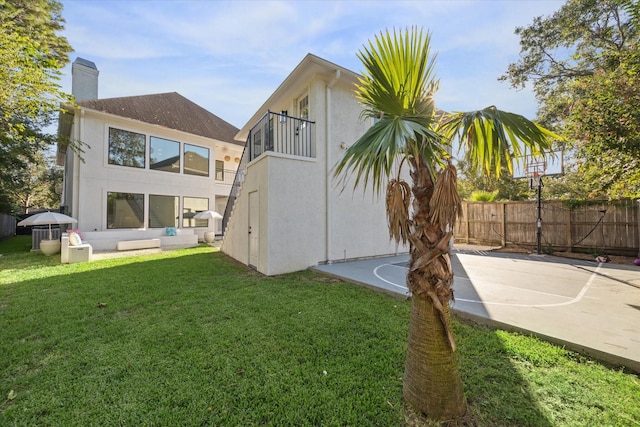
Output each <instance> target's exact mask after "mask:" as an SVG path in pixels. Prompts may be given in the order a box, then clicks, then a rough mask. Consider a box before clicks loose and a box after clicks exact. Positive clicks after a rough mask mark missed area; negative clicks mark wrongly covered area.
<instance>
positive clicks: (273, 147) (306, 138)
mask: <svg viewBox="0 0 640 427" xmlns="http://www.w3.org/2000/svg"><path fill="white" fill-rule="evenodd" d="M314 125H315V122H312V121H309V120H306V119H301V118H298V117H291V116H288V115H286V114H280V113H273V112H271V111H267V113H266V114H265V115H264V116H262V118H261V119H260V120H259V121H258V123H256V125H255V126H254V127H252V128H251V130H250V131H249V137H248V138H247V148H248V150H249V161H251V160H253V159H255V158H256V157H258V156H259V155H261V154H262V153H264V152H267V151H272V152H275V153H282V154H290V155H293V156H302V157H315V156H316V150H315V144H314V141H313V132H312V129H313V126H314Z"/></svg>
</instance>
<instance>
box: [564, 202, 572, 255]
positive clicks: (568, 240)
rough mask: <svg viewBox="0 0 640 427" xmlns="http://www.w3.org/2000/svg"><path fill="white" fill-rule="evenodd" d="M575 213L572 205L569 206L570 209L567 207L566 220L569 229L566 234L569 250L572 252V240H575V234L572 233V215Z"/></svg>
mask: <svg viewBox="0 0 640 427" xmlns="http://www.w3.org/2000/svg"><path fill="white" fill-rule="evenodd" d="M572 214H573V208H572V207H571V206H569V209H567V220H566V221H565V223H566V224H567V225H566V227H567V230H566V232H565V235H566V236H567V252H569V253H571V252H573V244H572V240H573V234H572V233H571V216H572Z"/></svg>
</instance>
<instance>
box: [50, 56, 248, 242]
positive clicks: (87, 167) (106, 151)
mask: <svg viewBox="0 0 640 427" xmlns="http://www.w3.org/2000/svg"><path fill="white" fill-rule="evenodd" d="M72 73H73V75H72V81H73V82H72V93H73V95H74V96H75V97H76V105H75V106H71V105H68V106H66V113H65V114H63V115H62V116H61V119H60V123H59V129H58V132H59V134H61V135H62V136H63V137H66V138H68V139H69V140H70V141H72V142H74V143H76V144H80V148H81V151H78V150H72V149H70V148H67V147H65V146H64V145H60V146H59V147H58V157H57V161H58V164H59V165H61V166H64V183H63V190H62V196H61V206H62V208H63V211H64V213H66V214H68V215H70V216H72V217H74V218H76V219H77V220H78V224H77V228H79V229H80V230H81V231H82V233H83V235H84V238H85V239H86V240H88V241H89V242H90V243H91V244H92V246H93V248H94V250H113V249H115V248H116V243H117V242H118V241H120V240H135V239H141V238H152V237H159V236H163V235H165V234H166V230H167V227H172V228H173V227H175V228H176V229H177V233H178V234H179V235H182V236H187V237H183V238H181V239H173V240H172V241H173V242H175V243H176V244H177V245H179V246H188V245H194V244H197V241H198V239H200V240H202V239H203V236H204V233H205V231H214V232H217V233H218V234H220V233H221V232H222V230H221V221H220V220H198V219H194V218H193V216H194V215H195V214H196V213H198V212H201V211H206V210H215V211H218V212H223V211H224V208H225V206H226V204H227V198H228V196H229V193H230V190H231V187H232V183H233V180H234V177H235V173H236V169H237V168H238V165H239V162H240V158H241V156H242V151H243V145H244V143H242V142H238V141H236V140H235V139H234V136H235V135H236V134H237V132H238V129H237V128H236V127H235V126H233V125H231V124H229V123H227V122H226V121H224V120H222V119H221V118H219V117H217V116H216V115H214V114H212V113H210V112H208V111H207V110H205V109H204V108H202V107H200V106H198V105H196V104H195V103H193V102H191V101H190V100H188V99H186V98H185V97H183V96H181V95H180V94H178V93H175V92H173V93H161V94H153V95H143V96H129V97H122V98H110V99H99V98H98V70H97V68H96V66H95V64H93V63H92V62H90V61H87V60H84V59H81V58H78V59H77V60H76V61H74V63H73V65H72ZM189 236H190V237H189ZM168 240H171V239H168ZM163 244H164V243H163Z"/></svg>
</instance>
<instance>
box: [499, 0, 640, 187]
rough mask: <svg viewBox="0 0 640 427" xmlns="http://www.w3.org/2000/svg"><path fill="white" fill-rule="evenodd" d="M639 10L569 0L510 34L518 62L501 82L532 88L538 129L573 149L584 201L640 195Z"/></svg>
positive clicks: (598, 0)
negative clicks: (552, 132)
mask: <svg viewBox="0 0 640 427" xmlns="http://www.w3.org/2000/svg"><path fill="white" fill-rule="evenodd" d="M639 16H640V4H639V3H638V2H637V1H634V0H569V1H568V2H567V3H566V4H565V5H564V6H562V7H561V8H560V10H559V11H557V12H556V13H554V14H553V15H551V16H549V17H545V18H543V17H538V18H536V19H534V21H533V24H531V25H530V26H529V27H520V28H517V29H516V34H518V35H519V36H520V45H521V52H520V59H519V60H518V61H517V62H515V63H512V64H510V65H509V67H508V70H507V72H506V73H505V75H504V76H502V77H501V79H503V80H508V81H510V82H511V84H512V85H513V86H514V87H523V86H524V85H525V84H526V83H528V82H532V83H533V87H534V90H535V93H536V97H537V99H538V101H539V103H540V110H539V112H538V116H539V118H540V120H541V121H542V123H544V124H546V125H548V126H555V127H556V128H558V129H561V130H562V132H563V134H564V135H565V136H567V138H568V140H569V141H571V143H572V144H573V147H572V148H575V156H576V165H577V171H578V173H579V174H580V175H581V176H582V178H583V182H584V183H585V189H586V196H587V197H602V196H607V197H640V172H639V171H640V160H639V158H638V155H637V153H638V148H640V89H639V88H640V84H639V83H640V79H639V78H638V72H639V71H640V64H639V60H640V45H639V41H640V38H639V37H640V28H639V25H638V24H639V22H640V21H639V19H638V18H639Z"/></svg>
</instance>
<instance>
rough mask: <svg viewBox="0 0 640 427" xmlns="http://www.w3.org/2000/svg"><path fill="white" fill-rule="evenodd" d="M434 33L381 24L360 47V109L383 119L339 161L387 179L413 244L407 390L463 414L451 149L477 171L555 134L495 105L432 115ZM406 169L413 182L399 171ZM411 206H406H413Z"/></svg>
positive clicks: (450, 414) (415, 401)
mask: <svg viewBox="0 0 640 427" xmlns="http://www.w3.org/2000/svg"><path fill="white" fill-rule="evenodd" d="M429 44H430V35H429V34H426V35H425V34H423V31H422V30H419V29H417V28H412V29H411V30H409V29H407V30H406V31H404V32H396V31H394V32H393V34H391V33H389V32H386V33H381V34H380V35H379V36H377V37H376V38H375V41H370V42H369V45H368V47H367V46H365V47H363V49H362V50H361V51H360V52H359V53H358V57H359V58H360V60H361V61H362V63H363V64H364V68H365V71H364V75H363V77H362V78H361V80H360V83H359V84H358V86H357V88H356V96H357V97H358V99H359V100H360V101H361V103H362V104H363V107H364V110H363V115H364V116H365V117H372V118H379V120H377V122H376V123H375V124H374V125H373V126H372V127H371V128H369V129H368V130H367V131H366V132H365V134H364V135H363V136H362V137H360V139H358V140H357V141H356V142H355V143H354V144H353V145H351V147H349V148H348V149H347V150H346V152H345V154H344V157H343V158H342V159H341V160H340V162H339V163H338V165H337V166H336V170H335V174H336V175H337V176H342V178H343V179H344V181H345V182H347V180H348V176H350V175H351V174H352V173H354V174H355V179H354V180H353V184H354V185H355V186H358V185H359V184H360V183H362V184H363V185H364V187H365V188H366V187H367V185H371V186H372V187H373V189H374V190H375V191H378V192H379V191H381V189H382V186H383V185H386V202H387V219H388V223H389V233H390V236H391V237H392V238H393V239H395V240H396V242H400V241H402V242H404V243H407V242H408V243H409V247H410V258H409V272H408V274H407V287H408V289H409V290H410V291H411V293H412V295H413V297H412V305H411V315H410V320H409V341H408V348H407V359H406V365H405V373H404V385H403V394H404V397H405V399H406V400H407V401H408V402H409V403H410V404H412V405H413V406H415V407H416V408H417V409H418V410H419V411H421V412H423V413H425V414H426V415H428V416H429V417H432V418H455V417H459V416H461V415H462V414H464V412H465V410H466V405H465V401H464V396H463V391H462V382H461V379H460V374H459V371H458V365H457V362H456V355H455V342H454V338H453V335H452V332H451V326H450V308H449V302H450V300H451V299H452V297H453V291H452V288H451V285H452V282H453V270H452V268H451V262H450V259H449V241H450V239H451V236H452V234H453V233H452V231H451V225H452V224H454V223H455V220H456V217H457V216H458V213H459V211H460V197H459V195H458V192H457V189H456V169H455V167H454V166H453V164H452V163H451V161H450V156H449V154H448V148H450V147H451V144H452V141H453V140H454V139H455V138H458V139H459V140H460V143H461V145H462V147H463V149H464V152H465V153H466V154H467V159H468V161H469V162H470V164H471V165H472V166H473V168H474V170H483V171H484V172H485V173H487V174H489V173H491V172H493V173H494V174H496V175H498V176H499V175H500V173H501V170H502V167H503V166H505V162H506V166H507V168H508V169H509V170H511V162H512V161H513V159H514V158H515V157H517V156H519V155H521V154H522V150H523V145H526V146H527V147H528V148H529V150H530V151H531V152H533V153H539V152H541V151H542V150H545V149H548V148H549V147H550V145H551V142H550V138H553V137H556V136H557V135H555V134H553V133H551V132H549V131H547V130H546V129H544V128H542V127H540V126H538V125H536V124H534V123H532V122H530V121H529V120H527V119H526V118H524V117H522V116H520V115H517V114H513V113H507V112H504V111H500V110H498V109H496V108H495V107H488V108H485V109H483V110H478V111H473V112H469V113H454V114H444V115H443V116H442V117H441V120H437V119H436V114H435V113H436V108H435V103H434V98H433V97H434V94H435V92H436V90H437V89H438V81H437V80H436V79H435V78H434V65H435V64H434V56H432V55H431V52H430V46H429ZM403 168H408V174H409V176H410V180H411V184H409V183H408V182H406V181H404V180H403V178H402V177H403V176H405V175H403ZM411 205H412V209H410V207H411Z"/></svg>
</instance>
